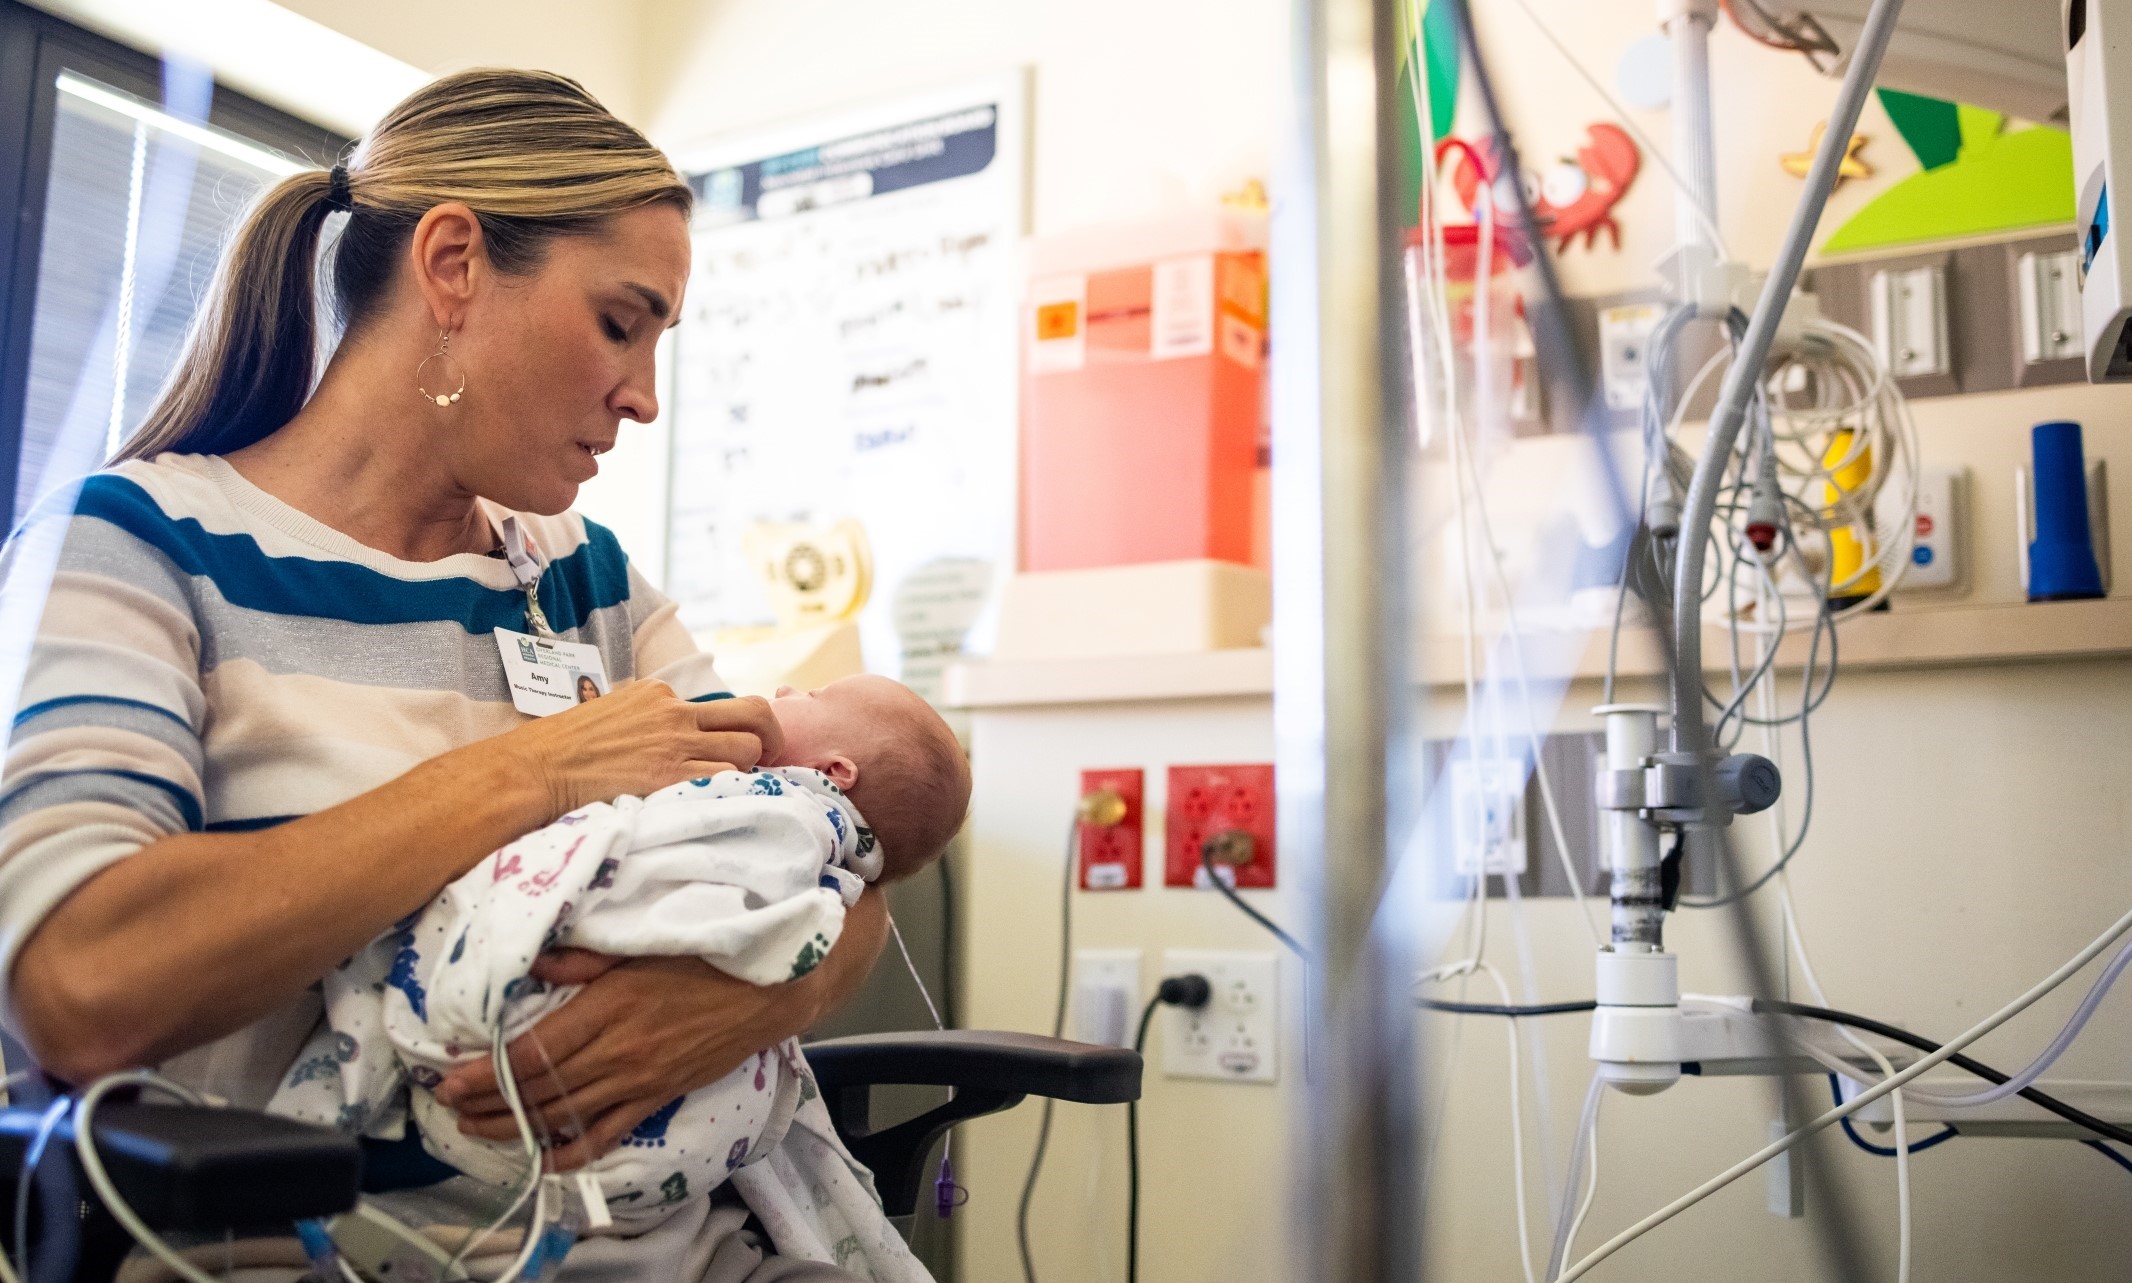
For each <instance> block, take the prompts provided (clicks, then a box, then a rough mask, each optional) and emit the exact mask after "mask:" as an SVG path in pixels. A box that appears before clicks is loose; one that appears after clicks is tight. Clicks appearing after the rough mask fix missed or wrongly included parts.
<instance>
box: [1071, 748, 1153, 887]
mask: <svg viewBox="0 0 2132 1283" xmlns="http://www.w3.org/2000/svg"><path fill="white" fill-rule="evenodd" d="M1102 789H1111V790H1113V791H1114V792H1116V793H1117V795H1118V796H1119V797H1121V798H1124V799H1125V818H1124V819H1123V820H1120V821H1119V822H1118V823H1116V824H1111V825H1103V824H1083V825H1081V834H1080V846H1081V889H1082V890H1083V891H1134V890H1138V889H1139V888H1140V886H1141V882H1142V878H1143V877H1144V876H1145V875H1144V874H1143V873H1142V871H1141V870H1142V868H1143V866H1144V865H1146V863H1147V854H1146V849H1145V836H1144V835H1145V833H1146V823H1145V816H1146V814H1147V812H1146V811H1145V810H1144V809H1143V804H1142V802H1143V799H1144V798H1145V796H1146V793H1147V774H1146V772H1144V771H1142V770H1141V769H1140V768H1139V767H1137V766H1136V767H1131V768H1126V769H1120V770H1112V771H1083V772H1081V796H1082V797H1087V796H1088V795H1089V794H1091V793H1095V792H1098V791H1100V790H1102Z"/></svg>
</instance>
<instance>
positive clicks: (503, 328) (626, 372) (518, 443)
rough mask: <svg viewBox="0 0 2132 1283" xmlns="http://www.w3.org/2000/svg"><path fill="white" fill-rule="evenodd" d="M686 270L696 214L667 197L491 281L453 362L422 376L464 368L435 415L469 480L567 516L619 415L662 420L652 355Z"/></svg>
mask: <svg viewBox="0 0 2132 1283" xmlns="http://www.w3.org/2000/svg"><path fill="white" fill-rule="evenodd" d="M688 271H689V241H688V224H687V220H686V219H685V218H684V217H683V216H682V213H681V211H680V210H679V209H677V208H675V207H674V206H672V205H668V204H663V203H662V204H658V205H649V206H645V207H643V208H641V209H636V210H632V211H630V212H629V213H626V214H621V215H617V216H616V217H614V218H613V219H611V220H609V222H608V226H607V228H606V230H605V231H604V232H603V233H601V234H598V235H589V236H562V237H557V238H556V239H555V240H553V241H551V242H549V245H548V251H547V256H546V258H545V260H544V261H543V262H542V264H541V266H540V268H539V269H538V270H536V271H535V272H534V273H533V274H532V275H530V276H524V277H506V276H499V275H497V274H495V273H493V272H492V273H487V274H485V275H484V277H483V278H482V279H483V283H482V286H481V287H479V288H477V289H476V291H475V294H474V297H473V298H472V299H470V300H469V305H468V307H467V310H466V320H465V324H464V326H463V328H462V329H461V331H460V332H459V333H457V334H455V335H453V337H452V345H451V353H450V355H451V356H452V357H453V358H454V361H453V362H444V361H436V362H432V363H431V364H430V366H429V368H428V369H427V370H425V371H424V374H425V376H426V382H427V383H429V384H435V383H437V382H439V381H441V378H442V376H441V375H440V373H439V367H445V368H447V369H449V370H450V371H451V377H452V378H453V379H456V378H457V377H458V374H459V371H460V369H463V370H464V371H465V376H466V395H465V397H464V398H462V399H461V400H460V401H459V402H458V403H457V404H456V405H453V406H450V407H448V408H441V409H439V410H438V412H437V413H439V414H440V415H442V416H444V418H445V423H446V425H447V426H446V436H445V440H446V441H447V442H449V443H451V445H452V446H455V447H456V448H455V449H453V450H452V451H451V453H452V455H453V462H454V470H455V472H456V473H457V474H458V481H459V483H460V484H461V485H462V486H464V487H465V488H466V489H468V490H470V491H472V492H473V493H475V494H478V495H482V496H483V497H485V498H488V499H491V500H493V501H495V502H496V503H499V504H502V505H503V506H504V507H506V508H512V509H516V510H519V511H523V512H536V513H542V514H553V513H558V512H561V511H563V510H564V509H565V508H568V507H569V506H570V505H571V504H572V503H573V502H574V501H575V500H576V498H577V490H578V487H579V486H581V485H583V484H584V483H585V482H587V481H589V480H591V479H592V477H593V476H594V475H595V474H596V473H598V471H599V462H598V456H599V455H601V454H604V453H606V452H607V451H608V450H611V449H613V448H614V445H615V441H616V438H617V435H618V434H619V432H620V430H621V426H622V421H623V420H624V419H629V420H632V421H634V422H637V423H647V422H650V421H651V420H652V419H654V418H657V417H658V414H659V402H658V397H657V395H656V393H655V392H654V376H653V363H652V357H653V353H654V352H655V351H656V349H657V347H658V343H659V336H660V334H661V333H663V332H664V331H665V330H666V328H667V327H668V326H669V325H671V324H672V323H673V322H674V320H675V318H677V317H678V316H679V315H680V309H681V293H682V290H683V288H684V287H685V286H686V285H687V283H688ZM431 390H432V391H434V390H436V389H435V388H434V387H433V388H432V389H431ZM445 390H446V391H449V390H450V389H449V388H446V389H445Z"/></svg>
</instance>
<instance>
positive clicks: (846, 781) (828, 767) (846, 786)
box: [816, 756, 859, 793]
mask: <svg viewBox="0 0 2132 1283" xmlns="http://www.w3.org/2000/svg"><path fill="white" fill-rule="evenodd" d="M816 769H818V770H820V771H821V773H822V774H824V775H826V776H828V777H829V782H830V783H831V784H834V785H836V786H837V787H838V788H840V789H843V790H844V791H845V792H846V793H849V792H851V786H852V785H854V784H857V783H858V782H859V764H858V763H857V762H854V761H852V760H851V759H850V758H848V757H842V756H838V757H832V758H830V759H829V760H828V761H826V762H824V763H822V764H821V766H820V767H818V768H816Z"/></svg>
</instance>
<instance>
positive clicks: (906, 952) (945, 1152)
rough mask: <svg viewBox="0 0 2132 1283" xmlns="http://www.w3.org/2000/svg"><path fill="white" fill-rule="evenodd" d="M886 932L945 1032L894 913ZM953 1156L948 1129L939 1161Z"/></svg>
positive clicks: (951, 1091) (950, 1092)
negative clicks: (893, 939)
mask: <svg viewBox="0 0 2132 1283" xmlns="http://www.w3.org/2000/svg"><path fill="white" fill-rule="evenodd" d="M888 933H889V934H890V935H892V936H894V937H895V939H896V952H897V953H900V954H902V955H903V969H904V970H905V971H908V972H910V973H911V983H912V984H914V985H916V986H918V996H919V997H921V998H923V999H925V1011H926V1014H927V1015H929V1016H931V1017H932V1018H933V1028H935V1029H938V1030H940V1031H941V1032H943V1033H945V1032H946V1031H947V1027H948V1026H947V1022H946V1021H944V1020H942V1019H941V1018H940V1008H938V1007H936V1006H934V1005H933V992H932V990H930V989H927V988H926V987H925V977H923V976H921V975H919V974H918V964H917V963H915V962H913V961H911V950H910V946H909V945H907V944H905V943H903V928H902V927H899V926H897V925H896V915H895V914H893V913H891V914H889V915H888ZM948 1099H949V1100H953V1099H955V1089H954V1088H953V1087H950V1088H948ZM954 1158H955V1132H954V1129H953V1128H950V1129H949V1130H948V1134H947V1135H946V1136H943V1137H941V1140H940V1161H941V1162H942V1163H951V1162H953V1161H954Z"/></svg>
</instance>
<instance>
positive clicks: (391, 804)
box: [9, 682, 777, 1082]
mask: <svg viewBox="0 0 2132 1283" xmlns="http://www.w3.org/2000/svg"><path fill="white" fill-rule="evenodd" d="M776 742H777V732H776V722H775V719H774V718H772V717H771V715H770V713H769V707H768V705H767V704H765V703H763V702H762V701H760V700H721V701H718V702H717V703H713V704H691V703H687V702H685V701H683V700H681V699H679V698H677V697H676V696H675V695H674V694H673V692H672V691H671V690H670V689H668V688H667V687H665V686H664V685H662V684H660V683H656V682H640V683H632V684H629V685H625V686H622V687H618V688H616V690H615V691H614V692H613V693H611V694H610V695H608V696H606V697H605V698H602V699H598V700H594V701H592V702H590V703H587V704H583V705H579V706H578V707H576V708H573V709H571V710H570V711H568V712H565V713H559V714H557V715H555V716H553V717H547V718H542V719H540V720H538V721H534V722H528V723H526V724H525V725H523V726H520V727H518V728H516V729H514V730H512V731H510V732H508V733H506V734H504V735H500V736H497V737H495V738H494V739H490V740H486V741H483V742H481V743H478V744H471V745H467V746H466V747H463V748H460V749H456V750H453V751H452V752H449V753H445V754H443V755H441V756H439V757H437V758H434V759H432V760H430V761H428V762H425V763H423V764H422V765H420V766H417V767H416V768H414V769H413V770H411V771H409V772H407V773H406V774H405V775H402V776H400V777H399V778H398V779H395V780H393V781H391V782H390V783H387V784H385V785H382V786H380V787H378V788H376V789H373V790H371V791H370V792H368V793H365V794H362V795H361V796H358V797H356V798H353V799H351V800H349V801H347V802H344V803H342V804H340V805H339V806H335V807H331V808H329V809H327V810H324V811H320V812H318V813H317V814H314V815H310V816H306V817H304V818H302V819H298V820H292V821H290V822H289V823H287V824H285V825H282V826H280V827H278V828H273V829H267V830H264V831H261V832H256V833H220V834H204V833H189V834H183V835H179V836H174V837H168V838H164V839H161V840H159V841H156V842H153V843H150V844H149V845H147V846H145V847H143V848H142V849H141V850H139V851H137V852H135V853H134V854H132V855H129V856H127V857H126V858H124V859H121V860H119V861H118V862H117V863H115V864H113V865H111V866H110V867H108V868H106V869H104V870H103V871H102V872H100V873H98V874H96V875H95V876H94V877H92V878H90V879H89V880H88V881H87V882H85V883H84V884H83V885H82V886H81V887H79V888H78V889H76V890H75V891H74V892H73V893H72V894H71V895H69V896H68V897H67V898H66V899H65V900H63V901H61V902H60V904H59V906H58V907H57V908H55V909H54V910H53V911H52V912H51V913H50V914H49V915H48V916H47V917H46V918H45V919H44V920H43V922H42V923H40V924H39V925H38V927H37V929H36V930H35V931H34V933H33V934H32V935H31V936H30V938H29V940H28V941H27V943H25V944H24V946H23V948H22V951H21V953H20V954H19V955H18V957H17V960H16V963H15V968H14V972H13V974H12V976H11V977H10V979H9V982H10V984H11V985H12V993H13V996H14V1000H15V1008H16V1010H17V1011H18V1012H19V1013H20V1018H21V1021H22V1024H23V1032H24V1034H25V1035H26V1040H27V1042H28V1043H29V1046H30V1049H31V1051H32V1053H33V1054H35V1056H36V1057H37V1060H38V1063H39V1064H40V1065H42V1066H43V1067H44V1068H45V1069H46V1070H48V1071H49V1072H51V1073H53V1074H56V1075H58V1076H59V1077H61V1078H65V1079H69V1080H71V1081H75V1082H81V1081H86V1080H88V1079H91V1078H95V1077H97V1076H99V1075H102V1074H105V1073H109V1072H111V1071H112V1070H115V1069H121V1068H125V1067H128V1066H132V1065H138V1064H153V1063H155V1062H156V1061H159V1060H161V1059H163V1058H165V1057H167V1056H170V1055H173V1054H175V1053H177V1052H179V1051H182V1050H185V1049H186V1048H189V1047H194V1046H198V1045H199V1044H201V1043H204V1042H208V1041H210V1040H212V1039H214V1038H217V1037H220V1036H221V1035H223V1034H226V1033H228V1032H230V1031H232V1030H235V1029H239V1028H242V1027H243V1026H244V1025H246V1024H249V1023H250V1022H252V1021H253V1020H256V1019H258V1018H259V1017H260V1016H262V1015H264V1014H266V1013H267V1012H268V1011H271V1010H272V1009H273V1008H274V1007H276V1006H278V1005H280V1004H281V1003H284V1002H286V1001H288V1000H289V999H290V998H292V997H294V996H295V995H296V994H297V993H299V992H300V991H301V990H302V989H303V988H304V987H305V986H307V985H309V984H311V983H312V982H313V981H314V980H316V979H317V978H318V977H319V976H321V975H324V974H325V973H326V972H327V971H328V970H330V969H331V968H332V967H334V966H335V965H336V964H338V963H339V962H340V961H341V960H343V959H344V958H346V957H348V956H349V955H350V954H352V953H354V952H355V951H356V950H358V949H360V948H362V947H363V946H364V945H365V944H367V943H368V942H369V941H370V940H372V939H374V938H375V937H376V936H377V935H378V933H379V932H381V931H383V930H384V929H385V928H386V927H388V926H389V925H391V924H392V923H393V922H396V921H398V920H399V919H401V918H403V917H405V916H407V915H408V914H410V913H412V912H414V911H415V910H417V909H419V908H420V907H421V906H422V905H423V904H425V903H427V902H428V901H429V900H430V898H431V897H433V896H435V895H436V893H437V892H438V891H439V890H440V889H441V888H442V887H443V886H444V885H445V884H446V883H447V882H449V881H451V880H452V879H453V878H455V877H457V876H459V875H460V874H461V873H463V872H465V871H466V870H467V869H469V868H471V867H473V865H474V864H475V863H477V862H478V861H479V860H480V859H481V858H482V857H483V856H485V855H487V854H488V853H489V852H491V851H493V850H495V849H496V848H497V847H500V846H502V845H504V844H505V843H507V842H509V841H511V840H512V839H514V838H517V837H519V836H521V835H523V834H525V833H527V832H530V831H531V830H533V829H537V828H539V827H541V826H542V825H544V824H546V823H548V822H549V821H551V820H553V819H554V818H555V817H556V816H558V815H561V814H563V813H565V812H566V811H569V810H572V809H574V808H576V807H578V806H581V805H584V804H585V803H587V802H590V801H597V800H604V799H607V798H612V797H615V796H617V795H619V794H622V793H649V792H652V791H654V790H656V789H659V788H663V787H665V786H667V785H669V784H673V783H677V782H679V781H681V780H684V779H689V778H691V777H692V776H695V775H701V774H705V773H708V772H709V771H710V770H711V769H713V768H715V767H716V766H718V765H719V764H722V763H724V762H728V761H731V762H739V763H742V764H752V763H753V762H754V761H755V760H756V757H757V755H758V754H759V753H760V752H761V751H762V750H763V749H764V748H765V747H766V746H774V745H775V744H776ZM173 977H182V978H183V979H182V982H177V983H174V982H173Z"/></svg>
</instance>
